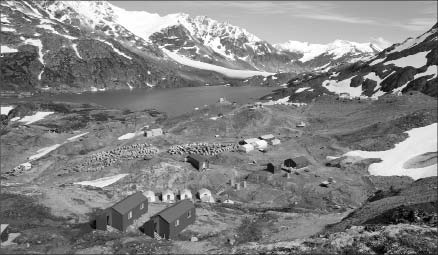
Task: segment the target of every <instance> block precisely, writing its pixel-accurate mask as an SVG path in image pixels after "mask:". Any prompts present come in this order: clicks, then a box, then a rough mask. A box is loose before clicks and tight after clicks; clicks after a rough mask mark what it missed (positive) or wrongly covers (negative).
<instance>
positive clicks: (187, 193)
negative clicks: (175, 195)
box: [179, 189, 193, 200]
mask: <svg viewBox="0 0 438 255" xmlns="http://www.w3.org/2000/svg"><path fill="white" fill-rule="evenodd" d="M179 198H180V199H181V200H183V199H189V200H192V198H193V197H192V192H191V191H190V190H189V189H183V190H181V191H180V192H179Z"/></svg>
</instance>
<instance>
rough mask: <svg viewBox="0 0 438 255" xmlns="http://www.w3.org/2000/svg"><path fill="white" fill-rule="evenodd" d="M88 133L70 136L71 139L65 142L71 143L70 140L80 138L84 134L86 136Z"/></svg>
mask: <svg viewBox="0 0 438 255" xmlns="http://www.w3.org/2000/svg"><path fill="white" fill-rule="evenodd" d="M88 133H89V132H85V133H82V134H79V135H75V136H72V137H70V138H67V140H68V141H72V140H74V139H76V138H79V137H81V136H84V135H86V134H88Z"/></svg>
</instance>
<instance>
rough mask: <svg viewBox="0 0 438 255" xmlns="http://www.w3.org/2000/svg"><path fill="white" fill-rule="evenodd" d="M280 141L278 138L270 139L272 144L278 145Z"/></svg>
mask: <svg viewBox="0 0 438 255" xmlns="http://www.w3.org/2000/svg"><path fill="white" fill-rule="evenodd" d="M280 143H281V141H280V139H277V138H275V139H273V140H271V144H272V145H278V144H280Z"/></svg>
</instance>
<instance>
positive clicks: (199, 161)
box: [187, 155, 210, 171]
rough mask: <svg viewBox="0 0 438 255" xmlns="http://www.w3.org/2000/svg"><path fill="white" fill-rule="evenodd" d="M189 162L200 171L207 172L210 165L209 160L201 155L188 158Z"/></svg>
mask: <svg viewBox="0 0 438 255" xmlns="http://www.w3.org/2000/svg"><path fill="white" fill-rule="evenodd" d="M187 162H190V163H191V164H192V165H193V166H194V167H195V168H196V169H198V170H199V171H204V170H207V169H208V167H209V165H210V162H209V161H208V159H206V158H205V157H203V156H200V155H189V156H187Z"/></svg>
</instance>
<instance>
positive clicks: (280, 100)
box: [262, 96, 307, 106]
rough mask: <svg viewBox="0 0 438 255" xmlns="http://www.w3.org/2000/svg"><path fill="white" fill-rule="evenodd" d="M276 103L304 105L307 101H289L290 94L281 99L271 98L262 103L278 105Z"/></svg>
mask: <svg viewBox="0 0 438 255" xmlns="http://www.w3.org/2000/svg"><path fill="white" fill-rule="evenodd" d="M276 104H283V105H294V106H304V105H307V104H306V103H292V102H289V97H288V96H287V97H283V98H280V99H278V100H275V101H273V100H270V101H267V102H264V103H262V105H276Z"/></svg>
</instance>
